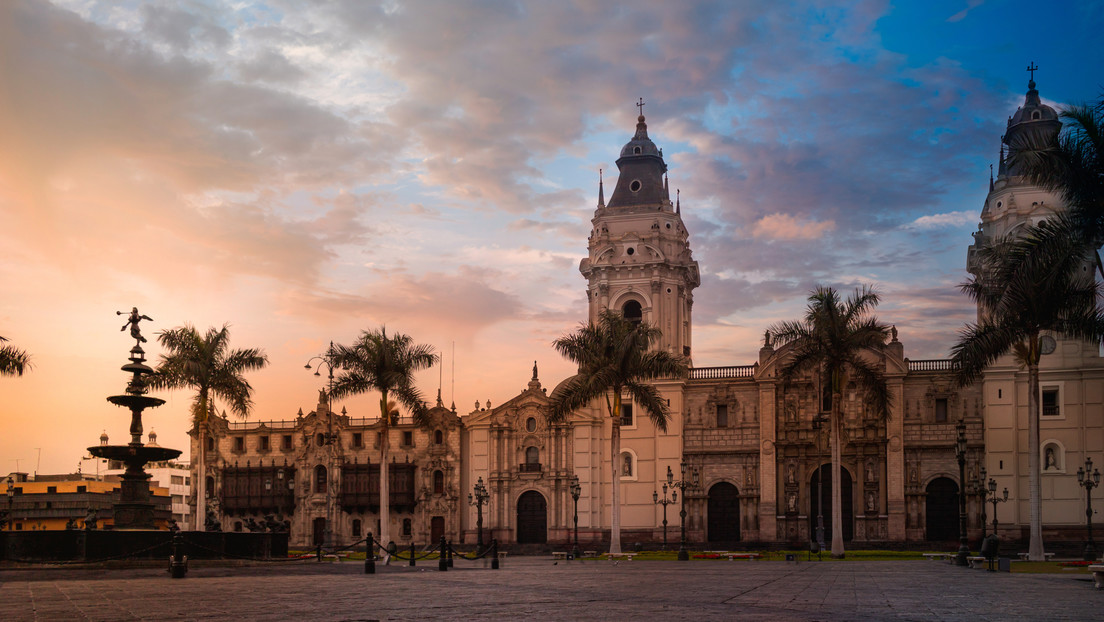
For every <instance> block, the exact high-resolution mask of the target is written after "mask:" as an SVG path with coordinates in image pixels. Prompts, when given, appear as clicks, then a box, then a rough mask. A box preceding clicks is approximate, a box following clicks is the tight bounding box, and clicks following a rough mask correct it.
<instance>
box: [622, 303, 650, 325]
mask: <svg viewBox="0 0 1104 622" xmlns="http://www.w3.org/2000/svg"><path fill="white" fill-rule="evenodd" d="M621 315H622V316H623V317H624V318H625V319H626V320H628V321H630V322H632V323H633V324H639V323H640V321H641V320H643V319H644V310H643V308H641V306H640V303H639V302H637V301H635V300H630V301H628V302H626V303H625V304H624V306H622V307H621Z"/></svg>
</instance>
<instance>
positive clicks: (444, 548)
mask: <svg viewBox="0 0 1104 622" xmlns="http://www.w3.org/2000/svg"><path fill="white" fill-rule="evenodd" d="M447 557H448V542H445V537H444V536H441V555H440V557H439V558H438V559H437V570H440V571H441V572H445V571H447V570H448V559H447Z"/></svg>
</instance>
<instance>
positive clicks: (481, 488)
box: [468, 475, 491, 555]
mask: <svg viewBox="0 0 1104 622" xmlns="http://www.w3.org/2000/svg"><path fill="white" fill-rule="evenodd" d="M473 489H474V490H475V496H474V497H473V496H472V493H470V492H469V493H468V505H471V506H474V507H475V511H476V519H475V528H476V530H477V531H476V540H475V542H476V555H482V554H483V506H484V505H486V504H487V501H488V500H490V498H491V495H490V493H488V492H487V487H486V486H485V485H483V476H482V475H481V476H479V480H478V481H477V482H475V486H474V488H473Z"/></svg>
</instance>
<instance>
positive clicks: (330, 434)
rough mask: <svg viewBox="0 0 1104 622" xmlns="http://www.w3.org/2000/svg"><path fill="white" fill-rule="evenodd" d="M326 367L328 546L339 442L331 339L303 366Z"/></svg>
mask: <svg viewBox="0 0 1104 622" xmlns="http://www.w3.org/2000/svg"><path fill="white" fill-rule="evenodd" d="M323 366H325V367H326V372H327V376H328V379H327V383H326V410H327V411H328V412H327V413H326V431H325V432H324V433H323V439H324V442H325V444H326V446H327V447H329V448H330V455H329V458H330V460H329V464H328V465H327V468H326V477H327V481H326V530H325V531H324V532H323V536H322V538H323V540H324V541H325V542H324V543H323V544H324V545H325V546H326V547H332V546H333V544H334V543H333V523H334V517H333V501H334V500H333V497H334V493H335V491H332V490H331V489H330V482H332V481H334V474H333V470H334V450H333V446H334V444H335V443H336V442H337V433H336V432H334V430H333V381H334V368H336V367H337V366H338V363H337V352H336V351H335V350H334V344H333V342H332V341H331V342H330V347H329V349H328V350H326V353H325V354H319V355H318V356H312V357H311V358H310V360H308V361H307V364H306V365H304V366H303V367H304V368H305V369H314V375H315V376H321V375H322V367H323Z"/></svg>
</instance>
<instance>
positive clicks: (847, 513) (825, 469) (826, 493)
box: [808, 464, 855, 545]
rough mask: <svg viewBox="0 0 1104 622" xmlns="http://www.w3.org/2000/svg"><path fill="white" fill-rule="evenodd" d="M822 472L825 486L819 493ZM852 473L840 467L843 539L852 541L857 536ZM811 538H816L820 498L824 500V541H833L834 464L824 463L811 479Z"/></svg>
mask: <svg viewBox="0 0 1104 622" xmlns="http://www.w3.org/2000/svg"><path fill="white" fill-rule="evenodd" d="M821 473H823V474H824V488H823V489H822V490H821V491H820V494H819V495H818V494H817V486H818V484H819V483H820V476H821ZM851 489H852V485H851V474H850V473H848V472H847V469H845V468H843V467H840V514H842V516H843V539H844V541H848V542H849V541H851V540H852V539H853V538H854V537H855V510H854V499H853V498H852V493H851ZM808 494H809V539H810V540H816V525H817V514H818V512H819V511H820V505H819V500H818V498H817V497H818V496H819V497H820V500H823V502H824V513H823V516H824V543H825V544H826V545H828V544H831V542H832V465H831V464H823V465H821V467H820V468H819V469H817V470H816V471H814V472H813V477H812V479H810V480H809V490H808Z"/></svg>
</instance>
